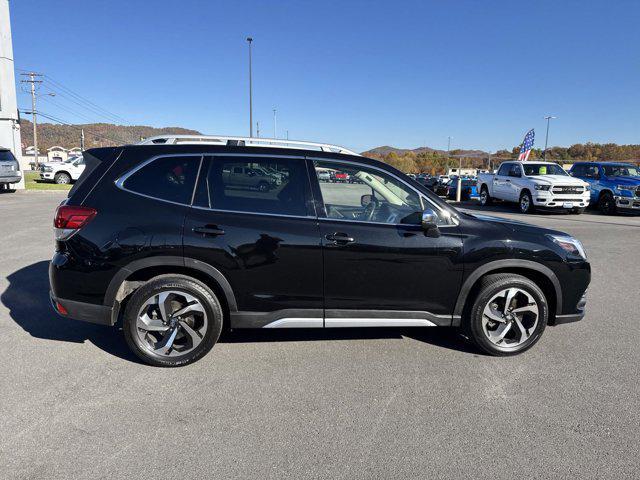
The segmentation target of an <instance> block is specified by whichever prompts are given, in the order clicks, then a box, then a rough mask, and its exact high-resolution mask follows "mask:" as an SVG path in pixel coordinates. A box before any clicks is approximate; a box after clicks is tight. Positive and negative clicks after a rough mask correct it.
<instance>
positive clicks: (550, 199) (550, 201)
mask: <svg viewBox="0 0 640 480" xmlns="http://www.w3.org/2000/svg"><path fill="white" fill-rule="evenodd" d="M590 199H591V195H590V193H589V192H588V191H587V192H585V193H576V194H566V193H565V194H559V193H553V192H551V191H548V190H536V191H535V192H534V193H533V204H534V206H536V207H543V208H561V209H562V208H564V209H571V208H587V207H588V206H589V201H590Z"/></svg>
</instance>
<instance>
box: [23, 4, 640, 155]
mask: <svg viewBox="0 0 640 480" xmlns="http://www.w3.org/2000/svg"><path fill="white" fill-rule="evenodd" d="M11 15H12V26H13V41H14V57H15V65H16V68H18V69H34V70H37V71H40V72H43V73H46V74H48V75H50V76H51V77H52V78H53V79H55V80H57V81H59V82H61V83H62V84H64V85H65V86H67V87H69V88H71V89H72V90H74V91H76V92H78V93H80V94H81V95H83V96H85V97H87V98H88V99H90V100H92V101H93V102H95V103H97V104H98V105H100V106H102V107H104V108H106V109H108V110H110V111H112V112H115V113H117V114H118V115H120V116H122V117H124V118H125V119H126V120H127V122H128V123H131V124H145V125H153V126H183V127H188V128H194V129H197V130H200V131H202V132H204V133H226V134H236V135H247V134H248V94H247V92H248V75H247V63H248V61H247V44H246V42H245V38H246V36H247V35H251V36H253V37H254V49H253V52H254V64H253V65H254V69H253V71H254V120H259V121H260V125H261V130H262V131H263V134H265V135H267V134H268V136H272V134H273V119H272V108H273V107H274V106H275V107H276V108H277V109H278V129H279V132H278V135H279V136H282V135H284V131H285V130H287V129H288V130H289V131H290V136H291V138H294V139H305V140H311V139H313V140H319V141H327V142H332V143H338V144H343V145H345V146H348V147H352V148H354V149H358V150H364V149H367V148H370V147H374V146H378V145H394V146H398V147H417V146H421V145H425V144H427V145H429V146H431V147H435V148H446V143H447V136H449V135H451V136H453V137H454V139H453V141H452V148H454V147H455V148H482V149H485V150H492V151H494V150H496V149H499V148H505V147H506V148H511V147H512V146H514V145H516V144H519V143H520V141H521V140H522V137H523V136H524V133H525V132H526V130H528V129H529V128H535V129H536V133H537V141H536V146H543V143H544V125H545V122H544V120H543V119H542V117H543V116H544V115H545V114H548V113H551V114H553V115H556V116H558V119H557V120H555V121H554V123H553V124H552V129H551V136H550V144H552V145H570V144H573V143H578V142H586V141H594V142H617V143H640V28H639V25H640V2H639V1H637V0H629V1H626V0H608V1H562V0H556V1H539V2H538V1H529V2H523V1H456V2H453V1H442V0H440V1H435V0H434V1H427V0H424V1H398V0H396V1H348V0H342V1H327V0H322V1H320V0H316V1H248V0H245V1H228V2H223V1H220V2H218V1H196V0H181V1H167V0H156V1H153V2H149V1H142V0H126V1H125V0H110V1H84V0H64V1H63V0H60V1H50V0H20V1H15V0H14V1H11ZM34 26H35V27H37V28H35V29H34ZM55 100H57V101H58V102H59V103H61V104H65V105H66V106H67V108H71V109H73V110H78V111H81V109H80V108H79V107H77V106H76V105H74V104H72V103H69V102H67V101H65V99H64V98H58V99H55ZM18 102H19V105H20V106H22V107H28V106H29V97H28V96H27V95H25V94H22V93H19V98H18ZM46 103H47V102H46V101H43V102H42V103H41V105H42V107H41V109H42V110H43V111H48V112H50V113H53V114H56V115H57V116H58V117H60V118H63V119H66V120H70V121H73V122H74V123H83V122H85V123H86V119H85V118H79V117H77V116H74V114H72V113H70V112H67V111H65V110H60V109H58V107H57V106H56V105H52V104H51V103H49V104H48V105H47V107H46V110H45V104H46ZM85 114H86V115H87V116H88V117H90V118H91V119H92V120H96V121H98V120H100V118H99V117H97V116H95V115H93V114H92V113H90V112H86V111H85Z"/></svg>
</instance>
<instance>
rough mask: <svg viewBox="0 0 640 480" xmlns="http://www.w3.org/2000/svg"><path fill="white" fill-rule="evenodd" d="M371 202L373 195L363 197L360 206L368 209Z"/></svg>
mask: <svg viewBox="0 0 640 480" xmlns="http://www.w3.org/2000/svg"><path fill="white" fill-rule="evenodd" d="M371 202H373V195H371V194H366V195H362V196H361V197H360V205H362V206H363V207H366V206H367V205H369V204H370V203H371Z"/></svg>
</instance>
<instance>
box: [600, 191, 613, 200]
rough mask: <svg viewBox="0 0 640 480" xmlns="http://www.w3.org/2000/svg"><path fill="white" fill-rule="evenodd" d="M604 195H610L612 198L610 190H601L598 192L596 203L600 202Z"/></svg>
mask: <svg viewBox="0 0 640 480" xmlns="http://www.w3.org/2000/svg"><path fill="white" fill-rule="evenodd" d="M605 193H608V194H610V195H611V196H612V197H613V196H614V194H613V190H611V189H610V188H603V189H602V190H600V192H599V193H598V201H600V199H601V198H602V197H603V195H604V194H605Z"/></svg>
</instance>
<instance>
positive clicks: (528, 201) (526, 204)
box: [519, 190, 534, 213]
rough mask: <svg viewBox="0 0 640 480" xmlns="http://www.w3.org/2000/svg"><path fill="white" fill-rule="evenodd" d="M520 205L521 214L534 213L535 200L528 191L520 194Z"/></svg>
mask: <svg viewBox="0 0 640 480" xmlns="http://www.w3.org/2000/svg"><path fill="white" fill-rule="evenodd" d="M519 205H520V212H521V213H533V210H534V208H533V198H531V194H530V193H529V192H528V191H527V190H525V191H524V192H522V193H521V194H520V203H519Z"/></svg>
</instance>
